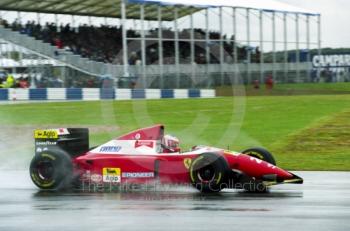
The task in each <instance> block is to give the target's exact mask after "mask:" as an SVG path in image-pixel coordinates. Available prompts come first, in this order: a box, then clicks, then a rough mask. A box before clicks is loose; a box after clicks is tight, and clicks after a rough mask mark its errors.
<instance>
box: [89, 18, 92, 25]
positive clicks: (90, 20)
mask: <svg viewBox="0 0 350 231" xmlns="http://www.w3.org/2000/svg"><path fill="white" fill-rule="evenodd" d="M88 21H89V26H92V19H91V16H89V17H88Z"/></svg>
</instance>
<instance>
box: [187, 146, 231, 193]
mask: <svg viewBox="0 0 350 231" xmlns="http://www.w3.org/2000/svg"><path fill="white" fill-rule="evenodd" d="M228 172H229V167H228V164H227V161H226V160H225V159H224V158H223V157H222V156H219V155H217V154H215V153H203V154H201V155H200V156H198V157H197V158H195V159H194V160H193V161H192V164H191V166H190V177H191V182H192V185H193V186H194V187H195V188H197V189H198V190H199V191H201V192H205V193H209V192H219V191H221V190H222V189H223V188H225V187H227V185H226V182H227V181H226V177H227V174H228Z"/></svg>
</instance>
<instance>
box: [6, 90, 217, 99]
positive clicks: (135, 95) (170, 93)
mask: <svg viewBox="0 0 350 231" xmlns="http://www.w3.org/2000/svg"><path fill="white" fill-rule="evenodd" d="M215 96H216V94H215V90H208V89H112V88H40V89H14V88H10V89H0V100H2V101H7V100H26V101H28V100H33V101H35V100H48V101H50V100H105V99H106V100H128V99H186V98H214V97H215Z"/></svg>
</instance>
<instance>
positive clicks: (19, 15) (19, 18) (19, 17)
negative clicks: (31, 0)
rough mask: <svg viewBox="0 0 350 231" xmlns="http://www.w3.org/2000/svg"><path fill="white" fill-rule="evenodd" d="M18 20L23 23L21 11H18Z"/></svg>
mask: <svg viewBox="0 0 350 231" xmlns="http://www.w3.org/2000/svg"><path fill="white" fill-rule="evenodd" d="M17 21H18V23H19V24H22V17H21V12H20V11H17Z"/></svg>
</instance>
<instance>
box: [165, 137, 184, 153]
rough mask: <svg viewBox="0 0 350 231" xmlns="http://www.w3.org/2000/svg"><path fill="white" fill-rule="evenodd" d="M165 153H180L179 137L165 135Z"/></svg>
mask: <svg viewBox="0 0 350 231" xmlns="http://www.w3.org/2000/svg"><path fill="white" fill-rule="evenodd" d="M162 143H163V151H164V152H165V153H169V152H180V141H179V139H178V138H177V137H175V136H172V135H165V136H164V137H163V142H162Z"/></svg>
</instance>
